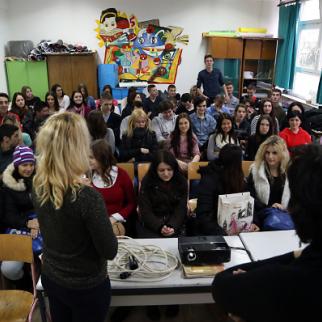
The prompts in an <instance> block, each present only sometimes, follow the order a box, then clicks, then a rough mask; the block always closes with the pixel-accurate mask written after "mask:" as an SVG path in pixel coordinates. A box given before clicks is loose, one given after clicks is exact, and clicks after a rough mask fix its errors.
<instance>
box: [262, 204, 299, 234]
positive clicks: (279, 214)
mask: <svg viewBox="0 0 322 322" xmlns="http://www.w3.org/2000/svg"><path fill="white" fill-rule="evenodd" d="M262 216H263V230H292V229H294V222H293V220H292V218H291V216H290V214H289V213H288V212H287V211H285V210H281V209H278V208H272V207H271V208H265V209H263V211H262Z"/></svg>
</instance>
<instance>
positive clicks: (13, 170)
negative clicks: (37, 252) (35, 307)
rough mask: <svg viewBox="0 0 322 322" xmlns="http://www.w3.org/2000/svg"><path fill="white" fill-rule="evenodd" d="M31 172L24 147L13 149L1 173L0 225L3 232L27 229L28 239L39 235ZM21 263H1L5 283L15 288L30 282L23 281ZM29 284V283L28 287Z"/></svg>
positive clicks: (32, 164)
mask: <svg viewBox="0 0 322 322" xmlns="http://www.w3.org/2000/svg"><path fill="white" fill-rule="evenodd" d="M34 171H35V157H34V154H33V152H32V150H31V149H30V148H28V147H26V146H17V147H16V148H15V151H14V153H13V163H11V164H9V165H8V167H7V168H6V170H5V171H4V173H3V191H2V193H3V198H4V200H3V202H4V212H3V224H4V226H5V228H11V229H14V228H15V229H30V234H31V237H32V238H36V237H37V236H38V234H39V224H38V219H37V218H34V217H33V216H32V215H34V214H35V211H34V206H33V203H32V199H31V192H32V179H33V175H34ZM23 266H24V263H23V262H16V261H5V262H2V265H1V273H2V274H3V276H5V277H6V278H7V279H9V280H12V281H15V283H16V284H17V287H18V288H21V287H23V288H24V287H27V286H28V284H29V286H31V280H30V277H29V279H28V278H27V276H26V278H24V279H23V276H24V270H23ZM28 282H29V283H28Z"/></svg>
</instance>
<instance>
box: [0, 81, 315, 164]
mask: <svg viewBox="0 0 322 322" xmlns="http://www.w3.org/2000/svg"><path fill="white" fill-rule="evenodd" d="M172 86H174V85H172ZM149 87H150V88H149V91H150V93H151V94H152V93H154V92H156V95H158V91H157V90H156V87H155V85H149ZM79 88H80V90H79V91H75V92H73V94H72V96H71V98H70V101H69V106H68V107H67V109H66V110H67V111H70V112H75V113H79V114H80V115H82V116H84V117H85V118H86V120H87V122H88V126H89V128H90V131H91V135H92V138H93V139H97V138H101V137H105V138H106V140H107V141H108V142H109V144H110V145H111V147H112V150H113V152H115V156H116V157H117V159H118V161H125V162H128V161H134V162H141V161H150V159H151V154H152V153H153V152H154V151H155V150H156V149H157V148H158V145H162V146H163V145H166V146H169V147H171V148H172V151H173V152H174V154H175V156H176V158H177V159H178V161H179V163H180V167H181V168H182V169H183V170H184V169H185V168H186V167H187V162H191V161H198V160H199V159H200V158H201V159H203V160H209V161H210V160H213V159H215V158H217V157H218V152H219V150H220V149H221V148H222V147H223V146H224V145H225V144H227V143H232V144H238V145H240V146H241V147H242V149H243V157H244V159H246V160H253V159H254V156H255V153H256V151H257V149H258V146H259V145H260V143H261V142H262V141H263V140H264V139H265V138H266V137H267V136H269V135H271V134H277V133H278V132H279V130H280V129H281V132H280V133H281V136H282V137H283V138H284V139H285V140H286V143H287V145H288V147H289V148H290V149H291V148H293V147H294V146H296V145H298V144H303V143H308V142H310V141H311V139H310V136H309V135H308V133H306V132H305V129H307V130H308V131H309V132H310V127H309V126H308V124H307V123H306V122H305V113H304V109H303V106H302V105H301V104H300V103H292V104H291V105H290V106H289V108H288V111H287V113H286V114H285V112H283V115H284V118H282V116H283V115H282V114H281V113H280V116H279V118H280V120H279V119H278V118H277V117H275V114H278V113H277V112H278V111H280V109H282V108H281V106H280V102H279V100H280V96H281V95H280V94H281V93H280V91H279V90H273V92H272V95H271V98H272V99H263V100H262V101H261V102H260V104H259V105H260V108H259V113H257V112H256V109H255V102H257V103H258V100H257V99H255V100H254V99H253V97H254V95H252V96H251V95H250V94H249V97H251V99H247V100H246V101H245V104H239V105H236V106H235V107H231V106H230V107H228V106H225V104H224V99H223V98H222V97H221V96H218V97H216V99H215V103H214V104H213V105H211V106H209V107H207V104H206V99H205V98H203V97H202V96H200V95H199V96H195V98H194V100H192V96H191V95H190V94H188V93H185V94H183V95H182V97H181V102H180V104H179V107H178V105H176V104H174V103H173V101H171V100H169V99H166V100H162V99H161V98H160V102H159V104H158V111H159V112H160V113H159V114H157V113H155V110H147V109H145V105H144V102H145V101H146V100H150V96H151V94H150V96H149V97H148V98H143V102H142V95H141V94H140V93H138V92H136V91H135V88H133V89H131V91H130V93H129V96H128V104H127V106H126V107H125V109H123V112H122V115H121V116H120V115H119V114H117V113H115V112H113V110H114V109H115V106H114V100H113V98H112V96H111V94H110V93H111V88H110V87H109V86H108V85H107V86H105V88H104V92H103V93H102V96H101V99H100V100H98V101H96V102H95V106H94V107H93V108H94V109H93V110H91V109H90V108H89V107H88V106H87V105H86V104H85V103H84V102H85V101H84V97H86V95H85V94H83V92H84V93H87V89H86V87H84V85H82V87H79ZM52 89H53V90H55V92H53V93H47V95H46V98H45V101H46V103H41V102H40V100H39V99H38V100H35V97H33V96H32V91H31V89H30V88H29V91H28V92H27V93H28V95H29V96H30V95H31V96H32V97H33V99H32V102H34V109H32V108H30V105H29V106H27V105H26V102H27V100H26V99H24V97H25V96H26V95H27V94H25V96H23V94H22V93H15V95H14V96H13V102H12V105H11V110H10V111H9V112H8V97H7V96H6V94H4V93H0V101H1V102H2V103H1V104H3V108H2V109H1V111H2V112H1V115H0V117H1V120H0V121H1V122H2V123H3V122H4V123H10V124H16V125H19V122H20V124H21V125H20V127H21V128H22V134H21V136H22V138H23V142H24V144H26V145H27V146H32V142H33V140H34V139H35V137H36V133H37V131H38V130H39V127H40V126H41V125H42V124H43V123H44V121H45V120H46V118H47V117H48V116H49V115H50V114H52V113H56V112H58V111H64V108H61V109H59V103H58V97H59V95H63V90H62V88H61V86H59V85H57V84H56V85H54V86H53V88H52ZM173 89H175V88H172V87H171V88H170V86H169V89H168V91H169V95H168V96H170V94H171V95H173V94H176V91H175V90H174V91H172V90H173ZM227 89H228V93H231V92H232V91H233V87H232V85H229V84H228V85H227ZM152 95H154V94H152ZM65 96H66V95H63V96H62V97H63V98H64V97H65ZM156 97H159V96H156ZM171 97H172V98H174V96H170V98H171ZM87 98H88V96H87ZM68 100H69V98H68ZM5 101H6V102H5ZM39 102H40V103H39ZM232 102H235V103H236V102H237V101H233V100H232V99H231V101H230V104H232ZM257 103H256V104H257ZM138 109H141V112H138V111H137V110H138ZM142 110H143V111H144V112H145V113H147V114H146V115H145V114H144V113H143V111H142ZM94 111H97V112H94ZM98 111H100V112H101V113H99V112H98ZM194 111H195V112H194ZM232 111H233V115H231V113H232ZM133 112H134V113H133ZM178 112H180V113H179V114H181V113H183V112H185V113H186V114H188V116H187V115H185V120H186V121H183V120H181V118H180V119H178V120H177V116H178V114H176V113H178ZM192 112H193V113H192ZM292 112H293V113H292ZM100 114H101V115H100ZM154 114H155V116H154V117H153V118H152V121H151V122H150V119H151V117H152V115H154ZM149 115H150V117H149V118H148V117H147V116H149ZM14 117H15V119H14ZM102 117H103V120H102ZM177 121H178V122H177ZM259 121H260V122H259ZM179 122H181V123H183V122H185V123H189V124H188V125H187V126H186V129H184V127H182V126H181V125H180V124H179ZM301 125H302V127H303V128H304V129H302V128H301ZM180 126H181V127H182V129H183V131H181V130H180ZM105 127H107V130H106V129H105ZM288 127H289V128H288ZM106 131H107V132H106ZM153 132H154V133H153ZM179 133H180V135H179ZM156 141H157V142H156ZM187 142H189V144H187ZM196 142H197V144H196Z"/></svg>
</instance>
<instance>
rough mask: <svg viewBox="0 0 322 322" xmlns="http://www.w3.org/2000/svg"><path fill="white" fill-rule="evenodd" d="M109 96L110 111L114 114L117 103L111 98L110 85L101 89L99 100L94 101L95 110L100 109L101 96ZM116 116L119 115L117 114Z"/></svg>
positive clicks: (111, 90)
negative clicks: (110, 99) (110, 102)
mask: <svg viewBox="0 0 322 322" xmlns="http://www.w3.org/2000/svg"><path fill="white" fill-rule="evenodd" d="M106 95H107V96H108V95H109V96H111V97H112V109H111V111H112V112H116V111H115V107H118V101H117V100H116V99H114V98H113V89H112V86H111V85H104V87H103V90H102V93H101V95H100V99H98V100H96V101H95V104H96V108H97V109H100V108H101V105H102V102H101V101H102V97H103V96H106ZM116 110H118V109H116ZM117 114H119V113H117Z"/></svg>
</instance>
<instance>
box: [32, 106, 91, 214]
mask: <svg viewBox="0 0 322 322" xmlns="http://www.w3.org/2000/svg"><path fill="white" fill-rule="evenodd" d="M89 142H90V136H89V132H88V129H87V126H86V122H85V120H84V119H83V118H82V117H81V116H80V115H78V114H76V113H68V112H65V113H59V114H54V115H52V116H51V117H49V118H48V119H47V121H46V123H45V124H44V125H43V126H42V127H41V129H40V131H39V133H38V136H37V139H36V157H37V171H36V175H35V177H34V182H33V185H34V189H35V193H36V196H37V198H38V201H39V202H40V205H44V204H45V203H46V202H48V201H49V202H51V203H52V204H53V205H54V208H55V209H59V208H61V207H62V205H63V201H64V197H65V195H66V193H67V192H68V191H71V193H72V201H75V200H76V198H77V191H79V189H80V188H81V187H82V184H81V183H80V182H79V181H80V176H81V175H82V174H84V173H85V172H86V171H88V170H89Z"/></svg>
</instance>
